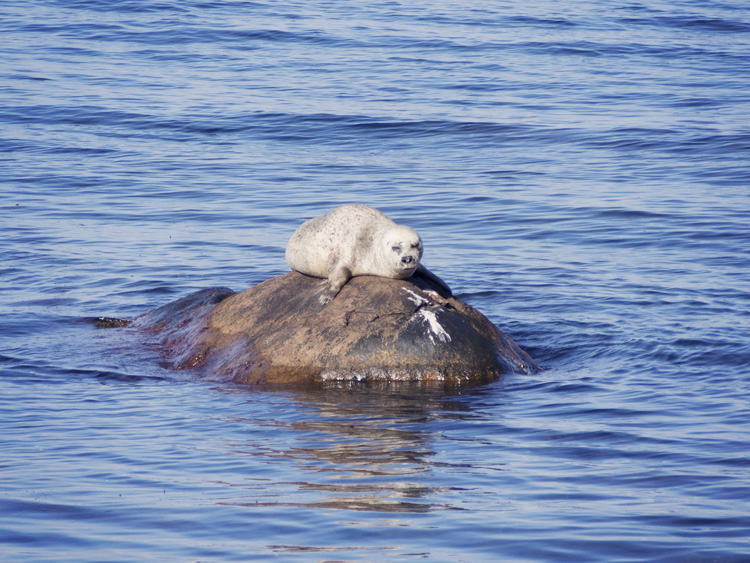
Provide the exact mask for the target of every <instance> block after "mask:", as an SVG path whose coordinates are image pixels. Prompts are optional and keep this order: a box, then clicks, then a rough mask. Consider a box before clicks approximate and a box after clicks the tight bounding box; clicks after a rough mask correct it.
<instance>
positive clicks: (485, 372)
mask: <svg viewBox="0 0 750 563" xmlns="http://www.w3.org/2000/svg"><path fill="white" fill-rule="evenodd" d="M324 282H325V280H320V279H318V278H312V277H308V276H304V275H302V274H299V273H295V272H293V273H289V274H285V275H282V276H279V277H276V278H272V279H269V280H267V281H265V282H262V283H260V284H258V285H257V286H255V287H252V288H250V289H248V290H246V291H243V292H241V293H234V292H232V291H231V290H229V289H227V288H210V289H206V290H202V291H198V292H196V293H193V294H191V295H188V296H186V297H184V298H182V299H179V300H177V301H175V302H173V303H170V304H168V305H165V306H163V307H160V308H158V309H155V310H153V311H151V312H149V313H146V314H145V315H142V316H141V317H139V318H137V319H136V320H135V322H134V323H133V326H134V327H136V328H138V329H141V330H146V331H149V332H152V333H154V334H155V335H156V336H157V337H158V343H159V346H160V347H161V349H162V350H163V353H164V356H165V359H166V361H167V362H168V365H169V366H170V367H171V368H173V369H188V368H189V369H199V370H203V371H206V372H207V373H209V374H210V375H212V376H216V377H219V378H221V379H229V380H232V381H235V382H239V383H248V384H261V385H276V384H283V385H309V384H320V383H324V382H331V381H373V382H375V381H388V382H390V381H404V382H426V383H427V382H429V383H437V384H441V385H446V386H458V385H474V384H480V383H485V382H489V381H493V380H495V379H497V378H499V377H500V376H501V375H503V374H506V373H532V372H535V371H537V370H538V367H537V366H536V364H535V363H534V361H533V360H532V359H531V358H530V357H529V356H528V354H526V352H524V351H523V350H521V348H520V347H519V346H518V345H517V344H516V343H515V342H514V341H513V340H512V339H511V338H510V337H508V336H507V335H505V334H504V333H503V332H502V331H500V330H499V329H498V328H496V327H495V326H494V325H493V324H492V323H491V322H490V321H489V320H488V319H487V318H486V317H484V315H482V314H481V313H480V312H479V311H477V310H476V309H474V308H472V307H470V306H469V305H466V304H465V303H463V302H462V301H460V300H458V299H455V298H453V297H447V296H445V295H440V294H439V293H438V288H437V287H435V286H433V285H431V282H429V281H428V280H426V279H423V278H419V277H412V278H409V279H406V280H393V279H387V278H380V277H371V276H361V277H355V278H353V279H352V280H350V281H349V282H348V283H347V284H346V285H345V286H344V288H343V289H342V290H341V292H340V294H339V295H337V296H336V298H335V299H333V300H332V301H331V302H330V303H328V304H327V305H325V306H321V305H320V303H319V297H320V295H321V292H322V291H323V289H324Z"/></svg>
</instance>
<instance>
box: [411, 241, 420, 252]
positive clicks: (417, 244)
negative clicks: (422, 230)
mask: <svg viewBox="0 0 750 563" xmlns="http://www.w3.org/2000/svg"><path fill="white" fill-rule="evenodd" d="M411 247H412V248H416V249H417V250H419V243H418V242H415V243H414V244H412V245H411Z"/></svg>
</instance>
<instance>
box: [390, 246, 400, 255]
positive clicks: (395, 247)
mask: <svg viewBox="0 0 750 563" xmlns="http://www.w3.org/2000/svg"><path fill="white" fill-rule="evenodd" d="M391 250H393V252H395V253H396V254H401V247H400V246H392V247H391Z"/></svg>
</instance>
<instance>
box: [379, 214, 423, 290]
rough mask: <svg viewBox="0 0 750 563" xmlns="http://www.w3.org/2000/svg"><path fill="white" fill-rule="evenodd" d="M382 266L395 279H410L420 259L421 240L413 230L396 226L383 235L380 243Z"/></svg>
mask: <svg viewBox="0 0 750 563" xmlns="http://www.w3.org/2000/svg"><path fill="white" fill-rule="evenodd" d="M380 250H381V252H382V255H381V257H382V261H383V266H384V267H385V268H386V269H387V270H388V271H389V272H390V276H389V277H392V278H396V279H404V278H408V277H410V276H411V275H412V274H413V273H414V272H415V271H416V269H417V267H418V266H419V260H420V259H421V258H422V239H421V238H419V233H418V232H417V231H415V230H414V229H411V228H409V227H405V226H403V225H397V226H395V227H393V228H392V229H388V230H387V231H386V232H385V233H383V239H382V243H381V249H380Z"/></svg>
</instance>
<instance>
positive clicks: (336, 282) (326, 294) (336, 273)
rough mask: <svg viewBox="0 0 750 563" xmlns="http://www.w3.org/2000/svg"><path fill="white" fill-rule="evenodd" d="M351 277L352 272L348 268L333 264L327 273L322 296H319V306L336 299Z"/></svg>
mask: <svg viewBox="0 0 750 563" xmlns="http://www.w3.org/2000/svg"><path fill="white" fill-rule="evenodd" d="M351 277H352V272H351V270H350V269H349V268H347V267H346V266H341V265H340V264H334V265H333V266H332V267H331V268H330V269H329V271H328V283H327V284H326V288H325V290H324V291H323V295H321V296H320V303H321V305H325V304H326V303H328V302H329V301H330V300H331V299H333V298H334V297H336V296H337V295H338V293H339V291H341V288H342V287H344V286H345V285H346V282H348V281H349V280H350V279H351Z"/></svg>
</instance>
